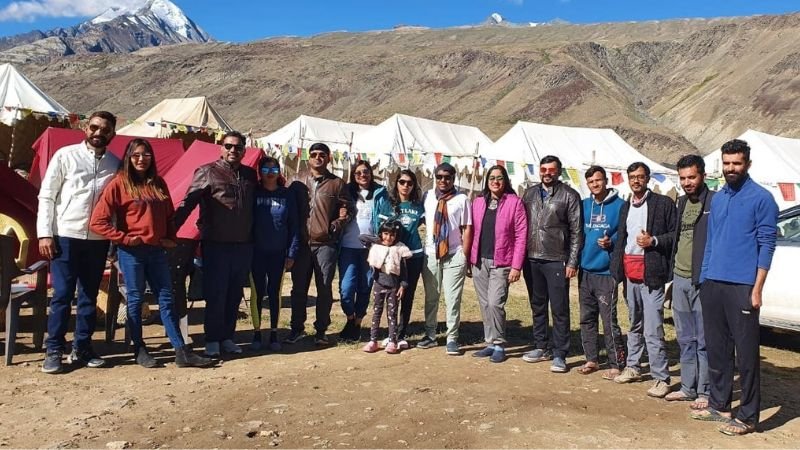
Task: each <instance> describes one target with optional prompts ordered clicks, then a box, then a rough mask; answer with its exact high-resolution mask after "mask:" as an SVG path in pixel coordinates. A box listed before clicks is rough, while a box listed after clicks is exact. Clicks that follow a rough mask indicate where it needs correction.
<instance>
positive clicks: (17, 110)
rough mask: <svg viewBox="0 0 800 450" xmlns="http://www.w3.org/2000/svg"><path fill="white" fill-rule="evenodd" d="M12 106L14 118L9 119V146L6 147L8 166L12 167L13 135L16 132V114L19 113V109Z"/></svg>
mask: <svg viewBox="0 0 800 450" xmlns="http://www.w3.org/2000/svg"><path fill="white" fill-rule="evenodd" d="M13 108H14V118H13V119H12V121H11V146H10V147H9V148H8V167H9V168H12V161H14V137H15V136H16V134H17V122H18V120H17V115H18V114H19V109H18V108H17V107H13Z"/></svg>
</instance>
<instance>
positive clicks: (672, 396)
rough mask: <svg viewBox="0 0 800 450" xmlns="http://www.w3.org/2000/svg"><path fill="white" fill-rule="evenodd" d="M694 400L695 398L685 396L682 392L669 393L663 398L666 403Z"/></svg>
mask: <svg viewBox="0 0 800 450" xmlns="http://www.w3.org/2000/svg"><path fill="white" fill-rule="evenodd" d="M695 398H696V397H690V396H688V395H686V393H685V392H683V391H675V392H670V393H669V394H667V395H666V396H665V397H664V400H666V401H668V402H690V401H692V400H694V399H695ZM705 407H708V405H706V406H705ZM705 407H704V408H705Z"/></svg>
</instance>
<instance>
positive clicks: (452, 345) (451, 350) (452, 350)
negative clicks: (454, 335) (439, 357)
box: [445, 341, 461, 356]
mask: <svg viewBox="0 0 800 450" xmlns="http://www.w3.org/2000/svg"><path fill="white" fill-rule="evenodd" d="M445 352H446V353H447V354H448V355H450V356H458V355H461V350H460V349H459V348H458V342H456V341H450V342H448V343H447V347H445Z"/></svg>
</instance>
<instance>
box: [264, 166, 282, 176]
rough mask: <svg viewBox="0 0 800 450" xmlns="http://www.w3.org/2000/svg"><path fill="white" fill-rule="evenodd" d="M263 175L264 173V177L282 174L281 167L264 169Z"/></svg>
mask: <svg viewBox="0 0 800 450" xmlns="http://www.w3.org/2000/svg"><path fill="white" fill-rule="evenodd" d="M261 173H263V174H264V175H270V174H274V175H277V174H279V173H281V168H280V167H262V168H261Z"/></svg>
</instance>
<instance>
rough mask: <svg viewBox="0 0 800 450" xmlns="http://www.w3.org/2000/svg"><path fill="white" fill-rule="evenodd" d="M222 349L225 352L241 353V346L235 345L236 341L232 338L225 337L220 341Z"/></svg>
mask: <svg viewBox="0 0 800 450" xmlns="http://www.w3.org/2000/svg"><path fill="white" fill-rule="evenodd" d="M222 351H223V352H225V353H235V354H239V353H242V348H241V347H239V346H238V345H236V343H235V342H233V341H232V340H230V339H225V340H224V341H222Z"/></svg>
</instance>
